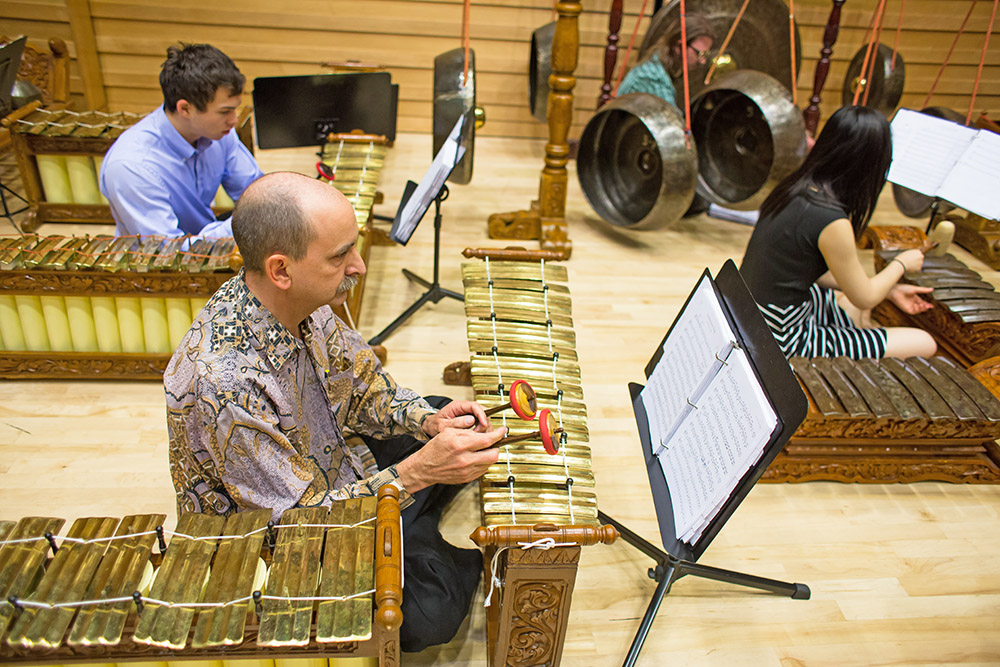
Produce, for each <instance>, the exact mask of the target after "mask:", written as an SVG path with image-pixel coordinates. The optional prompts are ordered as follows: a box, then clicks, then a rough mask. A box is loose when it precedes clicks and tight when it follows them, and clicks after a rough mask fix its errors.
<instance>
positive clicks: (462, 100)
mask: <svg viewBox="0 0 1000 667" xmlns="http://www.w3.org/2000/svg"><path fill="white" fill-rule="evenodd" d="M464 76H465V50H464V49H461V48H458V49H452V50H451V51H446V52H444V53H442V54H441V55H439V56H437V57H436V58H434V155H437V153H438V151H439V150H441V146H443V145H444V142H445V140H446V139H447V138H448V135H449V134H450V133H451V130H452V129H453V128H454V127H455V123H457V122H458V119H459V118H461V117H462V115H463V114H468V113H469V112H472V114H470V118H474V122H472V123H469V122H467V123H466V124H465V126H464V127H463V128H462V145H463V146H465V155H463V156H462V159H461V160H459V162H458V164H457V165H456V166H455V169H454V171H452V172H451V176H449V177H448V180H449V181H451V182H452V183H458V184H460V185H465V184H466V183H468V182H469V181H471V180H472V162H473V155H474V153H475V148H476V145H475V143H476V130H477V129H479V128H480V127H482V126H483V124H484V123H485V122H486V117H485V114H484V113H483V110H482V108H481V107H477V106H476V54H475V52H474V51H473V50H472V49H469V81H468V82H467V84H466V85H462V84H463V81H462V79H463V78H464Z"/></svg>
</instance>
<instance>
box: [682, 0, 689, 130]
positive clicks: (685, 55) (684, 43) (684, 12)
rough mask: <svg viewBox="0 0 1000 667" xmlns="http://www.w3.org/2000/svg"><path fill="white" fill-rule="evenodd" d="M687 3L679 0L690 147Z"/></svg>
mask: <svg viewBox="0 0 1000 667" xmlns="http://www.w3.org/2000/svg"><path fill="white" fill-rule="evenodd" d="M687 43H688V31H687V5H686V4H685V2H684V0H681V67H682V68H683V69H684V144H685V146H686V147H687V148H691V82H690V81H689V79H688V49H687Z"/></svg>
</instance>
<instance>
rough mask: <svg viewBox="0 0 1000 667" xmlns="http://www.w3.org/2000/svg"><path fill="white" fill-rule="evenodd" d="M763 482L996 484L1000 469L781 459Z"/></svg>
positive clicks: (959, 463)
mask: <svg viewBox="0 0 1000 667" xmlns="http://www.w3.org/2000/svg"><path fill="white" fill-rule="evenodd" d="M761 481H762V482H813V481H834V482H875V483H883V484H891V483H911V482H927V481H937V482H952V483H965V484H996V483H998V482H1000V469H998V468H997V467H996V466H995V465H994V466H990V465H989V464H987V463H984V462H981V461H970V460H952V461H942V460H928V461H914V460H909V461H885V460H882V461H879V460H870V459H868V460H863V459H859V460H853V459H846V460H844V459H841V460H834V459H831V458H826V459H811V460H801V459H795V458H793V457H789V456H779V457H778V458H777V459H775V460H774V462H773V463H772V464H771V465H770V466H769V467H768V469H767V471H766V472H765V473H764V476H763V477H762V478H761Z"/></svg>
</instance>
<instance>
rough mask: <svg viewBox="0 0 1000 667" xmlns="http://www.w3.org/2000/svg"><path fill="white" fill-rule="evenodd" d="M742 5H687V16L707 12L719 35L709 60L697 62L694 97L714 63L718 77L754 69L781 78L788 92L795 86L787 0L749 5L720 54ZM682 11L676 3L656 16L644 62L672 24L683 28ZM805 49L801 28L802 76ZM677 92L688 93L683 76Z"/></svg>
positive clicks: (731, 1) (723, 0)
mask: <svg viewBox="0 0 1000 667" xmlns="http://www.w3.org/2000/svg"><path fill="white" fill-rule="evenodd" d="M742 6H743V2H742V0H688V1H687V2H686V3H685V12H686V15H687V16H688V17H690V16H691V15H692V14H701V15H702V16H704V17H705V19H707V20H708V22H709V24H711V26H712V32H714V33H715V39H714V40H713V41H714V43H713V45H712V49H711V52H710V55H709V58H708V62H707V63H702V64H697V65H696V66H695V67H694V68H693V69H692V70H691V72H690V76H689V77H688V80H689V82H690V86H691V95H692V97H693V96H694V95H696V94H697V93H698V92H699V91H700V90H701V88H702V87H703V86H705V85H706V84H705V75H706V74H708V70H709V67H710V66H711V64H712V62H714V63H715V66H716V74H725V73H727V72H732V71H734V70H754V71H756V72H763V73H765V74H768V75H770V76H771V77H773V78H775V79H777V81H778V83H779V84H780V85H782V86H784V87H785V88H786V89H788V90H791V89H792V88H793V87H794V85H795V82H794V81H792V63H791V58H790V57H789V54H790V53H791V50H790V40H789V30H788V14H789V12H788V5H787V4H786V3H784V2H782V0H755V1H754V2H751V3H749V4H748V5H746V9H745V11H744V12H743V15H742V16H741V17H740V22H739V25H738V26H737V27H736V30H735V31H734V32H733V36H732V39H730V41H729V45H728V46H727V47H726V52H725V53H719V52H718V51H719V48H720V47H721V46H722V42H723V39H724V37H725V36H726V34H727V33H728V32H729V29H730V28H731V27H732V25H733V22H734V21H735V20H736V17H737V15H739V14H740V8H741V7H742ZM680 11H681V6H680V1H679V0H671V1H670V2H668V3H665V4H664V5H663V7H662V8H661V9H660V10H659V11H658V12H656V14H654V15H653V19H652V21H651V22H650V24H649V30H647V31H646V35H645V37H643V40H642V45H641V46H640V47H639V56H638V57H639V59H642V58H644V57H645V56H646V55H647V54H648V53H649V51H651V50H652V49H653V48H654V47H655V46H656V43H657V41H658V40H659V39H660V37H662V36H663V34H664V33H665V32H666V31H667V29H668V28H669V27H670V26H671V25H673V26H679V25H680ZM801 45H802V40H801V39H800V38H799V27H798V25H797V24H796V25H795V71H796V72H800V71H802V47H801ZM713 80H714V79H713ZM674 88H676V89H677V90H679V91H683V90H684V85H683V81H682V80H681V79H680V78H678V79H676V80H675V83H674ZM678 99H679V98H678Z"/></svg>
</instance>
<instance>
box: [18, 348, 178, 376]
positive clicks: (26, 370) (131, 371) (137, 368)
mask: <svg viewBox="0 0 1000 667" xmlns="http://www.w3.org/2000/svg"><path fill="white" fill-rule="evenodd" d="M169 361H170V355H154V354H150V355H119V357H118V358H115V356H114V355H110V354H109V355H107V356H104V357H100V356H97V355H94V354H92V355H87V356H80V357H76V356H74V355H72V353H54V352H53V353H45V352H38V353H29V352H0V377H2V378H7V379H21V380H24V379H82V378H86V379H109V380H116V379H132V380H159V379H161V378H162V377H163V372H164V371H165V370H166V368H167V363H168V362H169Z"/></svg>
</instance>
